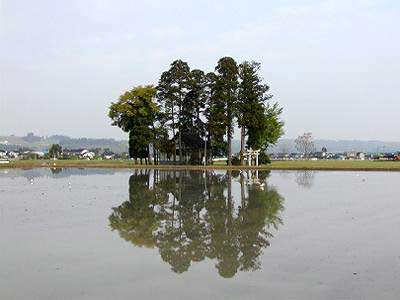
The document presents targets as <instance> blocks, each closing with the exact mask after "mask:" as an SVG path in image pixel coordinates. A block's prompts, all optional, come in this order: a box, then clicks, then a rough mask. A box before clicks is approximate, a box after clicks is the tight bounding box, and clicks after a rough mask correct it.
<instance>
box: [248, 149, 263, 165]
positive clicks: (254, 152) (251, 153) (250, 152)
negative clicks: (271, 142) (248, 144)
mask: <svg viewBox="0 0 400 300" xmlns="http://www.w3.org/2000/svg"><path fill="white" fill-rule="evenodd" d="M260 152H261V150H260V149H258V150H253V149H251V148H250V149H248V150H247V151H246V156H247V164H248V165H249V166H251V165H252V161H253V158H255V159H256V166H258V156H259V155H260Z"/></svg>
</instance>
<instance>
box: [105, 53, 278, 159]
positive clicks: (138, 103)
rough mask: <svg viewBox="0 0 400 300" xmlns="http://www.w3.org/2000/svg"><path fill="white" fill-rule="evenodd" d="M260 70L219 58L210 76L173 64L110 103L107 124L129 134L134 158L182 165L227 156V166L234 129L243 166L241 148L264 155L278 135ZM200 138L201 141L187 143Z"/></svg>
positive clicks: (272, 105)
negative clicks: (152, 82) (153, 79)
mask: <svg viewBox="0 0 400 300" xmlns="http://www.w3.org/2000/svg"><path fill="white" fill-rule="evenodd" d="M260 69H261V64H260V63H257V62H247V61H245V62H243V63H241V64H238V63H237V62H236V61H235V60H234V59H233V58H232V57H223V58H221V59H220V60H219V61H218V63H217V65H216V67H215V70H214V72H209V73H205V72H204V71H202V70H200V69H193V70H191V69H190V67H189V65H188V63H187V62H184V61H182V60H175V61H174V62H173V63H172V64H171V66H170V68H169V69H168V70H166V71H164V72H163V73H162V74H161V76H160V79H159V81H158V84H157V85H156V86H153V85H146V86H137V87H134V88H132V89H131V90H129V91H127V92H125V93H124V94H122V95H121V96H120V97H119V99H118V101H116V102H113V103H112V104H111V106H110V109H109V117H110V118H111V120H112V123H111V124H112V125H113V126H118V127H120V128H121V129H122V130H123V131H125V132H127V133H129V155H130V157H131V158H133V159H140V160H142V159H144V160H145V162H146V163H148V162H151V159H150V157H151V156H152V157H153V161H154V162H155V163H157V161H159V160H161V159H167V160H169V159H171V158H173V161H174V163H176V162H178V161H179V163H181V164H182V163H200V162H202V161H203V162H210V161H212V157H214V156H227V164H228V165H230V164H232V156H233V155H234V154H233V153H232V139H233V134H234V130H235V127H236V126H238V127H239V128H240V130H241V132H240V133H241V153H240V156H241V158H242V160H241V162H242V163H243V156H244V151H245V147H247V148H249V149H250V148H252V149H261V150H263V151H264V152H265V151H266V150H267V149H268V147H269V146H270V145H273V144H275V143H276V141H277V140H278V138H279V137H280V136H281V135H282V134H283V125H284V124H283V122H282V120H281V113H282V108H281V107H279V105H278V104H277V103H273V102H271V99H272V95H270V94H268V91H269V86H268V85H267V84H266V83H264V81H263V79H262V77H261V76H260V74H259V73H260ZM189 135H191V136H192V138H187V137H188V136H189ZM183 137H186V139H184V138H183ZM200 139H201V140H203V141H204V142H203V143H198V142H196V145H191V144H188V141H198V140H200ZM151 149H153V153H151V151H150V150H151ZM177 156H178V157H179V159H178V160H177V159H176V157H177Z"/></svg>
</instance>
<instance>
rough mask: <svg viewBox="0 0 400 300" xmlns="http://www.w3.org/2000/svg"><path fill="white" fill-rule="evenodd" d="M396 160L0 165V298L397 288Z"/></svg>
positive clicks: (243, 295) (325, 293) (398, 292)
mask: <svg viewBox="0 0 400 300" xmlns="http://www.w3.org/2000/svg"><path fill="white" fill-rule="evenodd" d="M399 183H400V173H388V172H312V171H293V172H291V171H273V172H271V173H269V172H265V171H264V172H261V171H259V172H255V171H253V172H238V171H232V172H227V171H207V172H201V171H187V172H181V171H176V172H173V171H160V170H158V171H157V170H108V169H52V170H50V169H32V170H8V171H6V170H2V171H0V299H185V300H186V299H377V298H380V299H399V298H400V284H399V283H400V241H399V237H400V192H399Z"/></svg>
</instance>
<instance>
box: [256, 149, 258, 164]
mask: <svg viewBox="0 0 400 300" xmlns="http://www.w3.org/2000/svg"><path fill="white" fill-rule="evenodd" d="M256 166H257V167H258V152H256Z"/></svg>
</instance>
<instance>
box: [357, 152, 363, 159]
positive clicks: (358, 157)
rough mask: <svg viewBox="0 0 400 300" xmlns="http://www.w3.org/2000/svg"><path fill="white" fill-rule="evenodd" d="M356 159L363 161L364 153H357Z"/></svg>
mask: <svg viewBox="0 0 400 300" xmlns="http://www.w3.org/2000/svg"><path fill="white" fill-rule="evenodd" d="M357 159H359V160H365V153H364V152H358V153H357Z"/></svg>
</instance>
